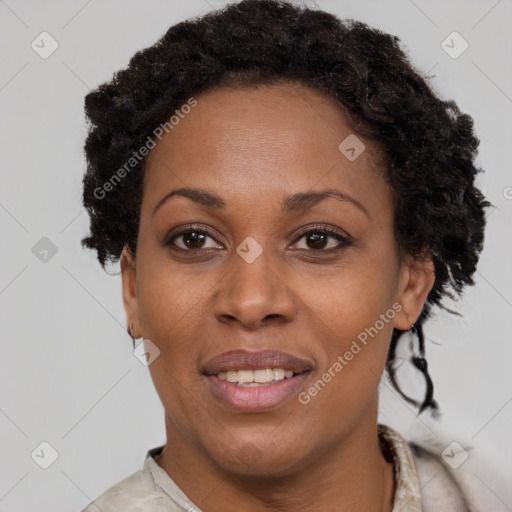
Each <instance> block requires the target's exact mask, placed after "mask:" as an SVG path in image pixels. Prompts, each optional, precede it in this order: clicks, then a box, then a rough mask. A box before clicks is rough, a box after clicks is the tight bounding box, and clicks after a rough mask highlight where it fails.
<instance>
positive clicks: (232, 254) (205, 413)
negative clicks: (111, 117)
mask: <svg viewBox="0 0 512 512" xmlns="http://www.w3.org/2000/svg"><path fill="white" fill-rule="evenodd" d="M196 99H197V101H198V104H197V106H196V107H195V108H193V109H192V111H191V112H190V113H189V114H188V115H187V116H186V117H185V118H184V119H182V120H181V121H180V123H179V125H177V126H176V127H175V128H174V129H173V130H172V131H171V132H169V134H168V135H166V136H165V137H164V138H163V139H162V141H161V142H160V143H158V145H157V146H156V147H155V148H154V149H153V150H152V151H151V153H150V155H149V157H148V160H147V167H146V171H145V178H144V192H143V199H142V206H141V216H140V228H139V237H138V247H137V254H136V258H135V257H134V256H133V255H132V254H131V253H130V252H129V250H128V249H127V248H126V247H125V250H124V251H123V254H122V258H121V270H122V286H123V301H124V306H125V310H126V315H127V320H128V324H130V323H131V322H133V329H132V333H133V335H134V336H135V337H143V338H144V339H149V340H151V342H152V343H154V344H155V345H156V346H157V347H158V348H159V350H160V355H159V357H158V358H157V359H155V361H154V362H153V363H152V364H150V366H149V369H150V373H151V377H152V379H153V382H154V385H155V388H156V390H157V392H158V394H159V397H160V399H161V401H162V404H163V406H164V408H165V420H166V433H167V443H166V445H165V448H164V450H163V453H162V455H161V456H160V457H158V458H157V463H158V464H159V465H160V466H161V467H162V468H163V469H164V470H165V471H166V472H167V473H168V474H169V475H170V476H171V477H172V478H173V479H174V481H175V482H176V483H177V484H178V486H179V487H180V488H181V489H182V490H183V491H184V492H185V494H186V495H187V496H188V497H189V498H190V499H191V500H192V501H193V502H194V503H195V504H196V505H197V506H198V507H200V508H201V509H202V510H203V511H205V512H217V511H224V512H225V511H239V510H245V511H249V512H251V511H266V510H273V511H275V510H303V511H315V512H319V511H327V510H329V511H331V510H333V505H334V504H335V507H336V510H337V511H349V510H376V511H377V510H384V511H391V510H392V503H393V499H394V480H393V468H392V464H390V463H388V462H387V461H386V460H385V459H384V457H383V455H382V453H381V451H380V448H379V443H378V436H377V407H378V385H379V380H380V377H381V375H382V373H383V370H384V366H385V362H386V355H387V352H388V348H389V343H390V338H391V333H392V328H393V327H396V328H398V329H404V330H406V329H408V328H409V327H410V326H411V325H412V323H413V322H414V321H415V320H416V319H417V317H418V316H419V314H420V312H421V307H422V305H423V303H424V302H425V300H426V297H427V295H428V292H429V291H430V289H431V288H432V286H433V284H434V272H433V266H432V262H431V260H430V259H429V258H426V257H425V258H422V259H419V258H417V259H413V258H411V257H407V256H405V257H403V258H399V255H398V250H397V246H396V243H395V239H394V237H393V201H392V196H391V191H390V189H389V186H388V185H387V183H386V182H385V180H384V179H383V177H382V176H381V173H380V172H379V165H382V162H383V157H382V155H381V154H380V152H379V149H378V147H376V146H375V145H373V144H371V143H370V142H368V141H365V145H366V149H365V151H364V152H363V153H362V154H361V155H360V156H359V157H358V158H357V159H356V160H354V161H349V160H348V159H347V158H346V157H345V156H344V155H343V154H342V153H341V152H340V150H339V149H338V145H339V144H340V143H341V142H342V141H343V140H344V139H345V138H346V137H347V136H348V135H349V134H351V133H353V131H352V130H351V129H350V127H349V125H348V124H347V121H346V119H345V117H344V114H343V113H342V111H341V110H340V109H339V108H338V107H337V105H336V104H335V103H334V100H332V99H331V98H330V97H327V96H325V95H324V94H323V93H321V92H318V91H316V90H313V89H310V88H307V87H305V86H302V85H300V86H299V85H297V84H287V83H280V84H274V85H270V86H262V87H251V88H245V89H241V88H220V89H217V90H215V91H209V92H207V93H205V94H203V95H201V96H199V97H197V98H196ZM360 139H361V138H360ZM185 186H187V187H193V188H202V189H206V190H208V191H210V192H212V193H215V194H217V195H219V196H220V197H221V198H222V199H223V201H224V202H225V207H224V208H212V207H206V206H203V205H199V204H197V203H195V202H194V201H192V200H191V199H189V198H186V197H181V196H173V197H172V198H171V199H169V200H168V201H167V202H165V203H164V204H163V205H162V206H161V207H160V208H158V209H157V211H156V213H154V215H153V213H152V212H153V210H154V208H155V206H156V205H157V204H158V202H159V201H160V200H161V199H162V198H163V197H164V196H165V195H166V194H167V193H168V192H169V191H171V190H173V189H175V188H179V187H185ZM326 188H336V189H338V190H340V191H341V192H343V193H345V194H348V195H350V196H351V197H352V198H354V199H355V200H356V201H357V202H359V203H360V204H361V205H362V207H363V208H364V210H366V212H365V211H363V210H362V209H361V208H359V207H357V206H355V205H354V204H353V203H351V202H349V201H339V200H336V199H334V198H327V199H324V200H323V201H321V202H319V203H317V204H316V205H314V206H312V207H310V208H303V209H301V210H300V211H296V212H293V213H290V214H289V215H284V216H283V214H282V213H281V211H280V207H281V203H282V201H283V200H284V199H285V198H286V197H287V196H288V195H291V194H294V193H297V192H310V191H318V190H322V189H326ZM190 223H194V224H198V225H199V227H201V228H202V229H210V230H214V231H213V233H212V235H214V236H213V237H212V238H209V237H207V238H206V239H205V240H204V242H202V244H203V245H201V243H199V244H196V245H195V246H194V245H190V237H187V236H181V237H178V238H177V239H175V240H174V243H175V245H177V246H178V247H181V248H182V249H183V250H182V251H181V252H180V251H179V250H176V249H173V248H172V247H173V246H172V245H170V246H165V244H164V242H165V240H166V238H168V235H169V233H170V232H171V230H174V229H175V228H177V227H179V226H186V225H187V224H190ZM315 224H321V225H322V226H323V227H327V228H329V227H331V228H334V229H338V230H342V232H346V233H348V234H349V235H350V237H351V240H352V242H353V243H352V245H349V246H344V245H341V246H340V243H339V241H338V240H336V239H335V238H332V237H329V238H327V239H326V241H325V246H326V247H324V248H327V249H331V251H332V252H331V254H327V255H326V254H321V253H320V252H319V248H318V246H317V245H315V243H314V240H311V236H310V235H311V233H310V234H309V235H306V236H304V234H303V233H302V232H301V229H303V228H305V227H308V226H312V225H315ZM192 231H193V229H192ZM313 233H318V230H316V231H315V230H313ZM208 236H209V235H208ZM248 236H251V237H253V238H254V239H255V240H256V241H257V242H258V244H259V245H260V246H261V248H262V250H263V252H262V253H261V255H260V256H259V257H258V258H257V259H256V260H255V261H253V262H252V263H248V262H247V261H245V260H244V259H243V258H241V257H240V256H239V254H238V253H237V252H236V248H237V246H238V245H239V244H241V242H242V241H244V240H245V238H246V237H248ZM187 243H189V245H186V244H187ZM187 247H192V248H193V247H197V248H199V249H200V250H199V251H198V252H199V254H195V255H191V253H190V252H189V253H185V251H186V250H187ZM333 248H334V249H333ZM336 248H338V249H337V250H336ZM188 250H189V251H190V249H188ZM201 251H202V252H201ZM395 303H398V304H399V305H400V306H401V311H400V312H398V313H397V314H396V316H394V318H393V319H392V320H390V321H389V322H388V323H385V326H384V328H382V329H381V330H380V331H379V333H378V335H376V336H374V337H373V338H371V339H370V341H369V342H368V344H367V345H366V346H364V348H363V349H362V350H361V351H360V352H359V353H358V354H357V355H355V356H354V358H353V359H352V360H351V361H350V362H348V364H347V365H346V366H344V368H343V370H342V371H340V372H338V373H336V377H334V378H333V379H332V380H331V381H330V382H329V383H328V384H327V385H326V386H325V387H324V388H323V389H322V390H321V391H320V392H319V393H318V394H317V395H316V396H315V397H312V398H311V400H310V401H309V403H307V404H302V403H300V402H299V400H298V399H297V397H296V396H293V397H292V398H291V399H289V400H288V401H286V402H284V403H283V404H281V405H280V406H278V407H277V408H274V409H273V410H269V411H265V412H262V413H240V412H233V411H232V410H230V409H228V408H227V407H225V406H224V404H222V403H221V402H219V401H218V400H217V399H216V398H215V397H214V395H213V394H212V392H211V391H210V389H209V386H208V385H207V384H208V382H207V381H206V377H205V376H204V375H202V374H201V373H200V367H201V365H202V364H204V363H205V362H206V361H207V360H208V359H210V358H212V357H213V356H216V355H218V354H221V353H223V352H226V351H228V350H233V349H239V348H245V349H247V350H253V351H257V350H263V349H277V350H282V351H284V352H288V353H290V354H293V355H295V356H298V357H301V358H304V359H307V360H309V361H311V362H312V363H313V366H314V368H313V371H312V372H311V374H310V375H309V377H308V379H307V381H306V382H305V383H304V385H303V387H302V388H301V389H300V391H307V389H309V388H310V387H311V385H312V384H313V383H314V382H315V381H317V379H318V378H320V377H321V375H322V374H323V373H324V372H326V371H327V370H328V369H329V368H330V367H332V365H333V363H334V362H335V361H336V360H337V358H338V356H340V355H343V354H344V353H345V352H346V351H347V350H348V349H349V347H350V345H351V343H352V341H353V340H355V339H356V338H357V335H358V334H359V333H361V332H362V331H364V329H365V328H368V327H370V326H373V325H374V324H375V322H376V321H377V320H378V319H379V317H380V315H381V314H384V313H386V311H387V310H389V309H390V308H392V305H393V304H395ZM184 461H186V463H184Z"/></svg>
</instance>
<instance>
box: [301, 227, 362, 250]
mask: <svg viewBox="0 0 512 512" xmlns="http://www.w3.org/2000/svg"><path fill="white" fill-rule="evenodd" d="M300 240H304V244H305V246H303V247H300V246H297V247H296V249H303V250H310V251H314V252H320V253H321V252H327V253H329V252H335V251H339V250H341V249H343V248H345V247H349V246H351V245H352V241H351V240H350V238H349V237H348V236H345V235H342V234H341V233H339V232H338V231H334V230H332V229H327V228H313V229H310V230H309V231H306V232H305V233H303V234H302V235H301V236H300V237H299V238H298V239H297V242H295V245H298V243H299V241H300Z"/></svg>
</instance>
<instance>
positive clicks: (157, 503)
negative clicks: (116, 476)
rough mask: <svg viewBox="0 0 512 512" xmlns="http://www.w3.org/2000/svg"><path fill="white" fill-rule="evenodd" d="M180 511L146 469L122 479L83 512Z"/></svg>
mask: <svg viewBox="0 0 512 512" xmlns="http://www.w3.org/2000/svg"><path fill="white" fill-rule="evenodd" d="M98 510H101V511H102V512H119V511H123V512H145V511H148V512H149V511H151V512H178V511H181V510H182V509H181V508H178V507H177V505H175V504H174V503H173V502H172V500H170V499H169V496H168V495H167V494H166V493H165V492H163V491H162V490H161V489H159V487H157V486H156V485H155V483H154V481H153V480H152V478H151V475H150V474H148V473H147V472H146V471H144V470H140V471H137V472H136V473H134V474H132V475H130V476H128V477H127V478H125V479H124V480H121V481H120V482H118V483H117V484H115V485H113V486H112V487H110V488H109V489H107V490H106V491H105V492H104V493H103V494H101V495H100V496H99V497H98V498H96V499H95V500H94V501H93V502H92V503H90V504H89V505H88V506H87V507H86V508H85V509H83V510H82V512H97V511H98Z"/></svg>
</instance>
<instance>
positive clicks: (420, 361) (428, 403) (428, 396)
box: [410, 323, 438, 414]
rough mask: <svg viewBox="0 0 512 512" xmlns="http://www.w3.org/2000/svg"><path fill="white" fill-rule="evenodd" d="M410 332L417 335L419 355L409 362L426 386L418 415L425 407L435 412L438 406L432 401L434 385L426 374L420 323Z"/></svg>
mask: <svg viewBox="0 0 512 512" xmlns="http://www.w3.org/2000/svg"><path fill="white" fill-rule="evenodd" d="M410 331H411V335H413V336H414V335H418V349H419V355H414V354H413V355H412V356H411V362H412V364H413V365H414V366H415V367H416V368H417V369H418V370H419V371H420V372H421V373H422V374H423V376H424V377H425V382H426V385H427V390H426V393H425V399H424V400H423V403H422V404H421V406H420V412H419V414H421V413H422V412H423V411H424V410H425V409H426V408H427V407H431V408H432V409H433V411H434V412H435V411H437V409H438V405H437V403H436V401H435V400H434V384H433V383H432V379H431V378H430V374H429V373H428V364H427V360H426V359H425V338H424V335H423V327H422V325H421V323H420V324H418V326H416V324H412V325H411V328H410Z"/></svg>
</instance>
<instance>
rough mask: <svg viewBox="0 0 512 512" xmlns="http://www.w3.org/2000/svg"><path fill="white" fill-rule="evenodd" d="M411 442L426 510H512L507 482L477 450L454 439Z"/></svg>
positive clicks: (432, 511) (483, 511) (427, 511)
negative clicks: (504, 482)
mask: <svg viewBox="0 0 512 512" xmlns="http://www.w3.org/2000/svg"><path fill="white" fill-rule="evenodd" d="M408 444H409V447H410V449H411V453H412V455H413V458H414V464H415V467H416V472H417V476H418V480H419V485H420V489H421V499H422V504H423V512H437V511H439V510H443V511H446V512H448V511H452V510H453V511H454V512H455V511H457V512H459V511H465V512H485V511H489V510H492V511H493V512H500V511H507V510H508V511H510V508H509V507H508V506H507V505H506V503H507V501H509V500H507V497H506V496H505V492H506V491H505V488H504V486H503V482H502V481H500V479H499V477H498V476H497V475H496V473H494V472H493V471H492V470H491V469H490V468H489V466H487V465H486V463H485V462H484V461H483V460H482V458H481V457H480V456H479V455H478V454H476V453H475V450H473V449H471V448H468V447H466V448H464V447H462V446H461V445H460V444H458V443H454V442H452V443H445V444H444V445H441V446H439V445H438V444H435V443H434V444H432V443H431V444H426V445H425V444H420V443H417V442H409V443H408ZM443 446H444V448H443ZM496 491H497V492H496ZM500 494H501V496H500ZM509 499H510V496H509ZM509 504H510V502H509Z"/></svg>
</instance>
